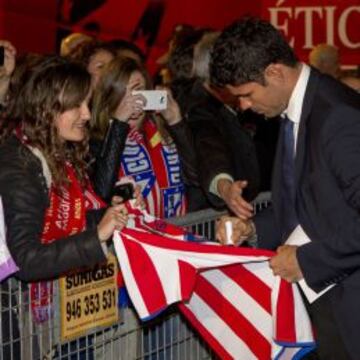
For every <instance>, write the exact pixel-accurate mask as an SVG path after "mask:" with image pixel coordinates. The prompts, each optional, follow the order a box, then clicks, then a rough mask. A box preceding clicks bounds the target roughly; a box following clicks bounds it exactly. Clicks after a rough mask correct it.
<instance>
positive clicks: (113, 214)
mask: <svg viewBox="0 0 360 360" xmlns="http://www.w3.org/2000/svg"><path fill="white" fill-rule="evenodd" d="M127 221H128V211H127V209H126V207H125V205H124V204H119V205H115V206H111V207H109V208H108V209H107V210H106V212H105V214H104V216H103V217H102V219H101V220H100V222H99V224H98V226H97V230H98V236H99V239H100V241H101V242H105V241H107V240H108V239H110V237H111V236H112V234H113V232H114V231H115V230H119V231H121V230H122V229H123V228H124V227H125V226H126V224H127Z"/></svg>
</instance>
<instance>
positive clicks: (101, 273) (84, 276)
mask: <svg viewBox="0 0 360 360" xmlns="http://www.w3.org/2000/svg"><path fill="white" fill-rule="evenodd" d="M117 273H118V267H117V260H116V258H115V256H114V255H112V254H110V255H109V257H108V261H107V262H106V263H103V264H100V265H97V266H95V267H94V268H90V269H85V270H83V271H81V272H74V273H71V274H68V275H66V276H64V277H62V278H61V279H60V311H61V341H68V340H70V339H74V338H76V337H79V336H82V335H84V334H85V333H87V332H88V331H90V330H91V329H93V328H96V327H98V326H107V325H111V324H114V323H116V322H118V320H119V312H118V306H117V303H118V289H117V283H116V278H117Z"/></svg>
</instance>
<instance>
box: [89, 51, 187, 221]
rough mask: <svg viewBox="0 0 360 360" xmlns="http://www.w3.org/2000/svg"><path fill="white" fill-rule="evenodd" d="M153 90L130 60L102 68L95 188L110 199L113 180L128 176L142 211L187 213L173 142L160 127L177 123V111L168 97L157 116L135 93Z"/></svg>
mask: <svg viewBox="0 0 360 360" xmlns="http://www.w3.org/2000/svg"><path fill="white" fill-rule="evenodd" d="M148 89H151V86H150V81H149V77H148V74H147V72H146V70H145V69H144V68H143V67H142V66H141V65H140V64H138V63H137V62H136V61H134V60H133V59H130V58H125V57H123V58H116V59H114V60H113V61H112V62H111V63H110V64H109V65H108V66H107V68H105V70H104V72H103V74H102V78H101V80H100V82H99V84H98V86H97V88H96V89H95V92H94V96H93V99H92V122H91V134H92V141H91V144H92V151H93V153H94V155H95V157H96V163H95V166H94V172H93V180H94V185H95V189H96V190H97V192H98V193H99V194H100V195H101V196H102V197H103V198H104V199H105V200H108V199H109V197H110V195H111V191H112V189H113V186H114V184H115V182H116V181H117V180H118V179H120V178H121V177H123V176H131V177H132V178H133V179H134V180H135V182H136V183H137V184H138V185H140V186H141V190H142V195H143V198H144V201H145V205H146V209H147V211H148V212H149V213H151V214H152V215H155V216H157V217H160V218H168V217H171V216H179V215H183V214H184V213H185V212H186V201H185V187H184V183H183V179H182V174H181V164H180V159H179V156H178V151H177V148H176V146H175V143H174V142H173V140H172V139H171V137H170V136H169V134H168V133H167V131H166V130H165V128H164V124H163V123H162V121H161V120H162V119H161V117H162V118H163V119H165V121H166V122H167V124H168V125H176V124H178V123H181V114H180V109H179V107H178V105H177V103H176V102H175V100H174V99H173V97H172V96H171V94H170V93H168V95H167V96H168V105H167V108H166V109H165V110H163V111H161V117H160V116H157V114H154V113H153V112H148V111H144V105H145V101H146V100H145V99H144V97H143V96H142V95H141V94H137V93H134V91H138V90H148Z"/></svg>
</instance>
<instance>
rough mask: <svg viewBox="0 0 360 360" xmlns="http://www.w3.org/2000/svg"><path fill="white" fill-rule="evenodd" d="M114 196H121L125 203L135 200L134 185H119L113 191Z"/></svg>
mask: <svg viewBox="0 0 360 360" xmlns="http://www.w3.org/2000/svg"><path fill="white" fill-rule="evenodd" d="M112 195H113V196H120V197H121V198H122V199H123V201H127V200H130V199H133V198H134V185H133V184H132V183H126V184H117V185H115V187H114V189H113V194H112Z"/></svg>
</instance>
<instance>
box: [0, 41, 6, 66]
mask: <svg viewBox="0 0 360 360" xmlns="http://www.w3.org/2000/svg"><path fill="white" fill-rule="evenodd" d="M4 61H5V48H4V47H3V46H0V66H4Z"/></svg>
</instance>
